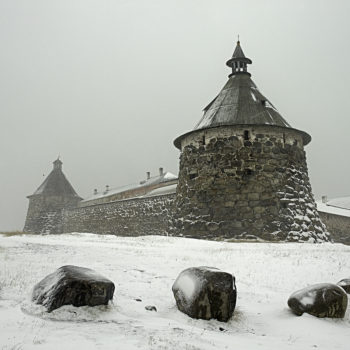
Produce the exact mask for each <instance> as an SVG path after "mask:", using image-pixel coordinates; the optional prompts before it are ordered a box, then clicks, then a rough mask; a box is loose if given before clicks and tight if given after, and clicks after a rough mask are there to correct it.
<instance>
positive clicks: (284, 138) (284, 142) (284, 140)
mask: <svg viewBox="0 0 350 350" xmlns="http://www.w3.org/2000/svg"><path fill="white" fill-rule="evenodd" d="M283 144H284V145H285V144H286V134H285V133H283Z"/></svg>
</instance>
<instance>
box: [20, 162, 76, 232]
mask: <svg viewBox="0 0 350 350" xmlns="http://www.w3.org/2000/svg"><path fill="white" fill-rule="evenodd" d="M27 198H29V207H28V212H27V218H26V222H25V226H24V231H25V232H33V233H61V232H62V210H63V209H64V208H71V207H75V206H77V204H78V202H79V201H81V198H80V197H79V196H78V195H77V193H76V192H75V191H74V188H73V187H72V185H71V184H70V183H69V181H68V180H67V179H66V177H65V175H64V174H63V172H62V162H61V161H60V160H59V159H57V160H55V161H54V162H53V170H52V171H51V173H50V174H49V175H48V176H47V178H46V179H45V181H44V182H43V183H42V184H41V185H40V187H39V188H38V189H37V190H36V191H35V192H34V194H32V195H30V196H28V197H27Z"/></svg>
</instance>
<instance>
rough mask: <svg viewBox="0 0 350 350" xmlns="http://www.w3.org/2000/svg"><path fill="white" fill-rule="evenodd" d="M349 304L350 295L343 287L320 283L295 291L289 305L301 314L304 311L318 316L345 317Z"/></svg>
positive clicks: (297, 313)
mask: <svg viewBox="0 0 350 350" xmlns="http://www.w3.org/2000/svg"><path fill="white" fill-rule="evenodd" d="M347 305H348V297H347V295H346V293H345V291H344V290H343V288H341V287H339V286H337V285H335V284H331V283H320V284H314V285H312V286H309V287H306V288H304V289H301V290H298V291H297V292H295V293H293V294H292V295H291V296H290V297H289V299H288V306H289V307H290V308H291V309H292V311H293V312H294V313H295V314H296V315H298V316H301V315H302V314H303V313H304V312H306V313H308V314H310V315H313V316H316V317H331V318H343V317H344V315H345V312H346V308H347Z"/></svg>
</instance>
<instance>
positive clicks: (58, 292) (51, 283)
mask: <svg viewBox="0 0 350 350" xmlns="http://www.w3.org/2000/svg"><path fill="white" fill-rule="evenodd" d="M113 293H114V283H113V282H112V281H110V280H109V279H107V278H105V277H103V276H102V275H100V274H98V273H97V272H96V271H94V270H91V269H87V268H85V267H78V266H72V265H67V266H62V267H60V268H59V269H57V270H56V271H55V272H53V273H51V274H50V275H48V276H46V277H45V278H44V279H43V280H42V281H40V282H39V283H38V284H36V285H35V286H34V289H33V294H32V300H33V301H34V302H35V303H37V304H42V305H44V306H45V307H46V308H47V311H48V312H51V311H53V310H55V309H57V308H59V307H61V306H63V305H74V306H84V305H88V306H96V305H107V304H108V301H109V300H111V299H113Z"/></svg>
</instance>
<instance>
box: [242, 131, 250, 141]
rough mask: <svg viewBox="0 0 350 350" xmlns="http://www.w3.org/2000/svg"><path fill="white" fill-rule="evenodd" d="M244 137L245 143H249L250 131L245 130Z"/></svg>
mask: <svg viewBox="0 0 350 350" xmlns="http://www.w3.org/2000/svg"><path fill="white" fill-rule="evenodd" d="M243 137H244V140H245V141H248V140H249V131H248V130H244V135H243Z"/></svg>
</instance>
